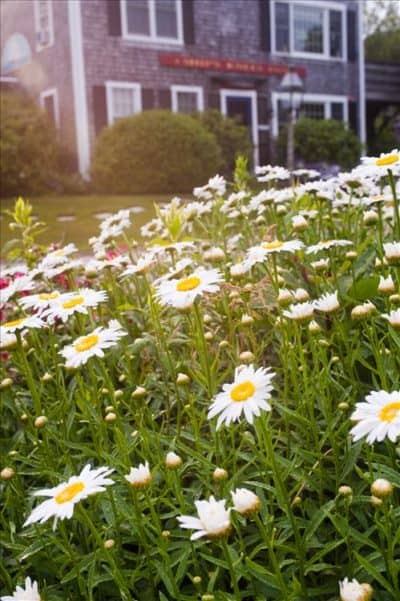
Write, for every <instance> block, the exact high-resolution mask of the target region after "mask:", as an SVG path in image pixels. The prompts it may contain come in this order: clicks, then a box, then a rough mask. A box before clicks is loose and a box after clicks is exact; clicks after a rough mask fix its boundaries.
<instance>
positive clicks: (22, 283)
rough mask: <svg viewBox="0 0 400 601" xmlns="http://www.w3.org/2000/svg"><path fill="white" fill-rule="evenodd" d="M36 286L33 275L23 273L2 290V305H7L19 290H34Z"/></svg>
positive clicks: (0, 291)
mask: <svg viewBox="0 0 400 601" xmlns="http://www.w3.org/2000/svg"><path fill="white" fill-rule="evenodd" d="M35 286H36V283H35V282H33V281H32V275H22V276H21V277H17V278H15V279H14V280H13V281H12V282H10V283H9V284H8V286H6V288H2V289H1V290H0V307H2V306H3V305H5V304H6V303H7V302H8V301H9V300H10V298H12V297H13V296H14V294H16V293H17V292H24V291H25V290H32V288H34V287H35ZM18 301H19V299H18Z"/></svg>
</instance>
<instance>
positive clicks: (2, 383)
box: [0, 378, 13, 388]
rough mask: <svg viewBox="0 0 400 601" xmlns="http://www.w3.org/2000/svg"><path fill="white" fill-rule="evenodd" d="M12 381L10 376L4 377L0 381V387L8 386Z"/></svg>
mask: <svg viewBox="0 0 400 601" xmlns="http://www.w3.org/2000/svg"><path fill="white" fill-rule="evenodd" d="M12 383H13V381H12V379H11V378H4V380H2V381H1V383H0V388H8V387H9V386H11V385H12Z"/></svg>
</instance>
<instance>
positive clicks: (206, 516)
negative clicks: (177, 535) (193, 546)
mask: <svg viewBox="0 0 400 601" xmlns="http://www.w3.org/2000/svg"><path fill="white" fill-rule="evenodd" d="M225 503H226V500H225V499H222V500H221V501H217V500H216V499H215V498H214V497H213V496H211V497H210V498H209V500H208V501H195V505H196V509H197V514H198V516H199V517H198V518H196V517H193V516H191V515H180V516H179V517H178V518H177V519H178V522H179V525H180V527H181V528H190V529H191V530H197V532H194V533H193V534H192V536H191V537H190V540H197V539H198V538H201V537H202V536H207V537H208V538H219V537H221V536H224V535H225V534H228V532H229V530H230V529H231V520H230V512H231V509H230V508H229V509H226V508H225Z"/></svg>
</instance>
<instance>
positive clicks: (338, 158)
mask: <svg viewBox="0 0 400 601" xmlns="http://www.w3.org/2000/svg"><path fill="white" fill-rule="evenodd" d="M294 139H295V155H296V158H297V159H302V160H303V161H305V162H306V163H316V162H321V163H329V164H335V165H340V167H343V168H345V169H349V168H350V167H353V166H354V165H355V164H356V163H357V162H358V160H359V157H360V153H361V142H360V140H359V139H358V137H357V136H356V134H355V133H353V132H352V131H351V130H349V129H348V127H347V126H346V124H345V123H343V122H342V121H336V120H334V119H327V120H318V119H306V118H302V119H299V120H298V121H297V123H296V125H295V133H294ZM286 140H287V130H286V128H285V129H283V130H282V132H281V134H280V136H279V142H278V144H279V151H280V156H281V158H283V157H284V156H285V149H286Z"/></svg>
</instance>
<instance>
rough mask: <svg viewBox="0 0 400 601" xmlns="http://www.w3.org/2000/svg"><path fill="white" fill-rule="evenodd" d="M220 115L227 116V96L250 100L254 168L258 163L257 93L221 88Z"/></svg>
mask: <svg viewBox="0 0 400 601" xmlns="http://www.w3.org/2000/svg"><path fill="white" fill-rule="evenodd" d="M219 93H220V103H221V113H222V114H223V115H225V116H227V115H228V110H227V102H226V101H227V98H228V97H229V96H234V97H239V98H250V100H251V138H252V142H253V147H254V150H253V156H254V166H256V165H258V162H259V148H258V112H257V92H256V91H255V90H235V89H231V88H221V89H220V91H219Z"/></svg>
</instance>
